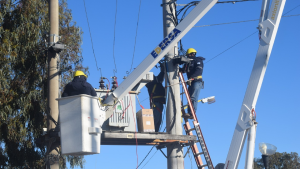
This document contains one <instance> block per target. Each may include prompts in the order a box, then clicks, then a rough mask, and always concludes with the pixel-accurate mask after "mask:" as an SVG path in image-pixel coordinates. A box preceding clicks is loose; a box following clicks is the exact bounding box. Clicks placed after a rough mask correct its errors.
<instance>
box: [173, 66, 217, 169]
mask: <svg viewBox="0 0 300 169" xmlns="http://www.w3.org/2000/svg"><path fill="white" fill-rule="evenodd" d="M179 78H180V81H181V83H182V86H183V89H184V93H185V95H186V99H187V101H188V105H189V107H190V109H191V112H192V115H193V119H194V121H193V124H194V128H191V126H190V124H189V121H188V119H184V121H185V124H184V129H185V132H186V134H187V135H193V132H192V131H193V130H195V131H196V134H197V137H198V142H199V143H200V146H201V149H202V152H199V150H198V147H197V144H196V143H194V144H193V145H191V149H192V151H193V155H194V158H195V161H196V164H197V166H198V169H203V168H204V167H208V169H214V166H213V164H212V161H211V158H210V155H209V153H208V149H207V146H206V144H205V141H204V138H203V135H202V132H201V128H200V124H199V122H198V119H197V117H196V113H195V109H194V106H193V104H192V101H191V98H190V94H189V92H188V90H187V87H186V83H185V81H184V77H183V75H182V73H181V72H179ZM182 113H183V114H184V113H185V111H184V108H183V107H182ZM201 154H203V155H204V158H205V161H206V164H203V162H202V160H201V156H200V155H201Z"/></svg>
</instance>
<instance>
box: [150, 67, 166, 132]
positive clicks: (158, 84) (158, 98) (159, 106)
mask: <svg viewBox="0 0 300 169" xmlns="http://www.w3.org/2000/svg"><path fill="white" fill-rule="evenodd" d="M163 81H164V64H163V63H160V73H159V74H158V76H154V75H153V80H152V81H151V82H148V83H147V84H146V87H147V89H148V93H149V97H150V107H151V108H152V110H153V116H154V126H155V132H158V131H159V128H160V124H161V119H162V111H163V109H164V104H165V103H166V99H165V88H164V87H163V85H162V82H163Z"/></svg>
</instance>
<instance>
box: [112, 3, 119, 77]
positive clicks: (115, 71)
mask: <svg viewBox="0 0 300 169" xmlns="http://www.w3.org/2000/svg"><path fill="white" fill-rule="evenodd" d="M117 12H118V0H116V13H115V25H114V43H113V58H114V64H115V69H114V70H113V72H114V76H115V73H117V65H116V59H115V42H116V25H117Z"/></svg>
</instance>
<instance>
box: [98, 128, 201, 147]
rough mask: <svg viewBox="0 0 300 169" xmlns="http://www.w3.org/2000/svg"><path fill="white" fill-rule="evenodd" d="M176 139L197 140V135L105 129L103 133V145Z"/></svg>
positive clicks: (143, 143)
mask: <svg viewBox="0 0 300 169" xmlns="http://www.w3.org/2000/svg"><path fill="white" fill-rule="evenodd" d="M176 141H179V142H180V143H188V142H189V141H196V136H187V135H173V134H167V133H135V132H123V131H117V132H116V131H114V132H109V131H103V132H102V135H101V145H136V144H138V145H160V144H167V143H171V142H176Z"/></svg>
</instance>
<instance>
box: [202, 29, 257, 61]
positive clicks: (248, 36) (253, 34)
mask: <svg viewBox="0 0 300 169" xmlns="http://www.w3.org/2000/svg"><path fill="white" fill-rule="evenodd" d="M257 32H258V31H255V32H253V33H252V34H250V35H249V36H247V37H246V38H244V39H242V40H240V41H239V42H237V43H236V44H234V45H232V46H231V47H229V48H227V49H226V50H224V51H223V52H221V53H219V54H217V55H216V56H215V57H213V58H211V59H209V60H208V61H206V62H205V64H207V63H208V62H210V61H211V60H213V59H215V58H216V57H218V56H220V55H222V54H223V53H225V52H226V51H228V50H229V49H231V48H233V47H235V46H236V45H238V44H239V43H241V42H243V41H244V40H246V39H248V38H250V37H251V36H252V35H254V34H256V33H257Z"/></svg>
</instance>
